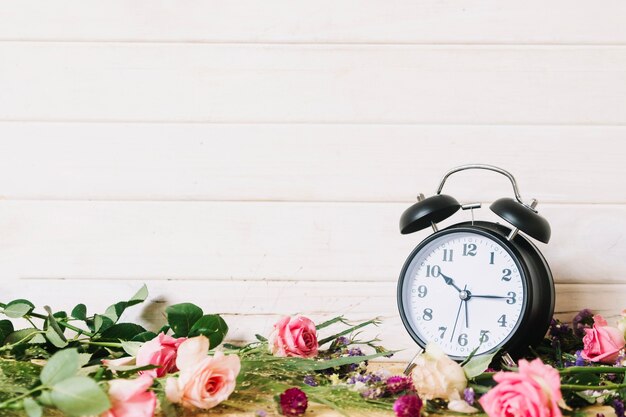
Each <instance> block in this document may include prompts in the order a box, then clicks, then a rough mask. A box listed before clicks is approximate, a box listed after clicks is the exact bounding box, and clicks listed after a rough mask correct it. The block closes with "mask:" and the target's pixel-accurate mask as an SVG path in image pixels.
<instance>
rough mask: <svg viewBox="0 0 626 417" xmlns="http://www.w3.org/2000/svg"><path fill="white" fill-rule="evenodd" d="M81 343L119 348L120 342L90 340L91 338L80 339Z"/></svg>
mask: <svg viewBox="0 0 626 417" xmlns="http://www.w3.org/2000/svg"><path fill="white" fill-rule="evenodd" d="M80 342H81V343H84V344H86V345H91V346H102V347H112V348H121V347H122V344H121V343H114V342H92V341H91V340H80Z"/></svg>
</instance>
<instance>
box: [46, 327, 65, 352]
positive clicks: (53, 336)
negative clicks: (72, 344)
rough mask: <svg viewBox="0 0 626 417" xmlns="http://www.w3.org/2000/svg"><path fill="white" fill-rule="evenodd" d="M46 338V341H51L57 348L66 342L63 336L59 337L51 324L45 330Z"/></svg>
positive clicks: (60, 347)
mask: <svg viewBox="0 0 626 417" xmlns="http://www.w3.org/2000/svg"><path fill="white" fill-rule="evenodd" d="M46 339H48V341H49V342H50V343H52V345H53V346H54V347H56V348H59V349H63V348H64V347H65V346H67V344H68V343H67V340H63V339H65V338H63V339H61V337H60V336H59V334H58V332H57V331H56V329H54V328H53V327H52V326H50V327H48V329H47V330H46Z"/></svg>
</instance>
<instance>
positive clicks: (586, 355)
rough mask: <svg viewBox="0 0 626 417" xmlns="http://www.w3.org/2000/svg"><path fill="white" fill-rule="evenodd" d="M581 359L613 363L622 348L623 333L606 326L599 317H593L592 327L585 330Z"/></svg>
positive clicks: (603, 320) (604, 321)
mask: <svg viewBox="0 0 626 417" xmlns="http://www.w3.org/2000/svg"><path fill="white" fill-rule="evenodd" d="M583 343H584V348H583V351H582V353H581V356H582V357H583V359H587V360H589V361H592V362H602V363H608V364H612V363H614V362H615V361H616V360H617V358H618V356H619V353H620V350H621V349H622V348H623V347H624V343H625V341H624V333H622V332H621V331H620V330H619V329H617V328H615V327H610V326H608V325H607V322H606V320H605V319H604V317H602V316H601V315H599V314H598V315H595V316H593V327H592V328H591V329H585V337H583Z"/></svg>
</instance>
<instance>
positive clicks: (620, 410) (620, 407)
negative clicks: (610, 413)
mask: <svg viewBox="0 0 626 417" xmlns="http://www.w3.org/2000/svg"><path fill="white" fill-rule="evenodd" d="M611 407H613V409H614V410H615V415H616V416H617V417H624V402H623V401H622V400H619V399H617V398H616V399H615V400H613V403H611Z"/></svg>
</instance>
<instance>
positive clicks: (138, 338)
mask: <svg viewBox="0 0 626 417" xmlns="http://www.w3.org/2000/svg"><path fill="white" fill-rule="evenodd" d="M155 337H157V334H156V333H154V332H143V333H139V334H138V335H135V336H134V337H133V338H132V341H133V342H148V341H150V340H152V339H154V338H155Z"/></svg>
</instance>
